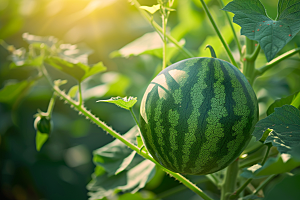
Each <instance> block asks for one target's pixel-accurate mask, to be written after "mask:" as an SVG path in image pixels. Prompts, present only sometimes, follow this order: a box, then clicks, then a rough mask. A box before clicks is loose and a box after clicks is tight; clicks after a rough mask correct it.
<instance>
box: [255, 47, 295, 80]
mask: <svg viewBox="0 0 300 200" xmlns="http://www.w3.org/2000/svg"><path fill="white" fill-rule="evenodd" d="M298 52H300V47H298V48H295V49H292V50H290V51H288V52H286V53H284V54H282V55H280V56H278V57H277V58H275V59H273V60H271V61H270V62H268V63H267V64H265V65H264V66H262V67H261V68H259V69H257V71H256V74H255V75H256V77H257V76H261V75H263V74H264V73H265V72H266V71H268V70H269V69H271V68H272V67H274V66H275V65H276V64H278V63H279V62H281V61H283V60H285V59H287V58H289V57H291V56H293V55H294V54H296V53H298Z"/></svg>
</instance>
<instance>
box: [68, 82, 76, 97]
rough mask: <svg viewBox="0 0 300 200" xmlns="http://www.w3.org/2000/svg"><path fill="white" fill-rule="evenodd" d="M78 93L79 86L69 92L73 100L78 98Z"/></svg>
mask: <svg viewBox="0 0 300 200" xmlns="http://www.w3.org/2000/svg"><path fill="white" fill-rule="evenodd" d="M77 92H78V85H74V86H73V87H71V89H70V90H69V92H68V95H69V96H70V97H71V98H74V97H75V96H76V94H77Z"/></svg>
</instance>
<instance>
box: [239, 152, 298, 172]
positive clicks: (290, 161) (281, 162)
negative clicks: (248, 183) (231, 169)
mask: <svg viewBox="0 0 300 200" xmlns="http://www.w3.org/2000/svg"><path fill="white" fill-rule="evenodd" d="M298 166H300V159H297V158H295V157H292V156H290V155H289V154H281V155H278V157H277V158H272V157H271V158H269V159H268V160H267V161H266V163H265V164H264V166H261V165H259V164H256V165H254V166H252V167H249V168H247V169H243V172H242V174H241V176H243V177H245V178H263V177H265V176H269V175H272V174H281V173H285V172H289V171H291V170H292V169H295V168H296V167H298Z"/></svg>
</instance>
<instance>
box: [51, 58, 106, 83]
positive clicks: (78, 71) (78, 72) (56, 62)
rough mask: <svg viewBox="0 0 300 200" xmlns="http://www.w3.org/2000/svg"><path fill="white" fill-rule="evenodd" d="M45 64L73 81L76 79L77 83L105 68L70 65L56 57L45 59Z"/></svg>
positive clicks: (99, 64) (99, 65) (79, 64)
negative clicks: (63, 73)
mask: <svg viewBox="0 0 300 200" xmlns="http://www.w3.org/2000/svg"><path fill="white" fill-rule="evenodd" d="M45 62H46V63H48V64H49V65H51V66H53V67H55V68H56V69H59V70H61V71H63V72H65V73H67V74H69V75H71V76H72V77H74V78H75V79H77V80H78V81H79V82H82V81H83V80H84V79H86V78H87V77H89V76H91V75H94V74H96V73H99V72H102V71H105V70H106V67H104V66H103V64H102V63H101V62H100V63H97V64H95V65H93V66H92V67H89V66H88V65H86V64H83V63H80V62H78V63H72V62H69V61H67V60H64V59H62V58H60V57H57V56H50V57H47V58H46V59H45Z"/></svg>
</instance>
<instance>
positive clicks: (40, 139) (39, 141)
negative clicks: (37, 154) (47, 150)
mask: <svg viewBox="0 0 300 200" xmlns="http://www.w3.org/2000/svg"><path fill="white" fill-rule="evenodd" d="M48 137H49V135H48V134H44V133H41V132H40V131H36V137H35V144H36V150H37V151H40V150H41V148H42V146H43V144H44V143H45V142H46V141H47V139H48Z"/></svg>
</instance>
